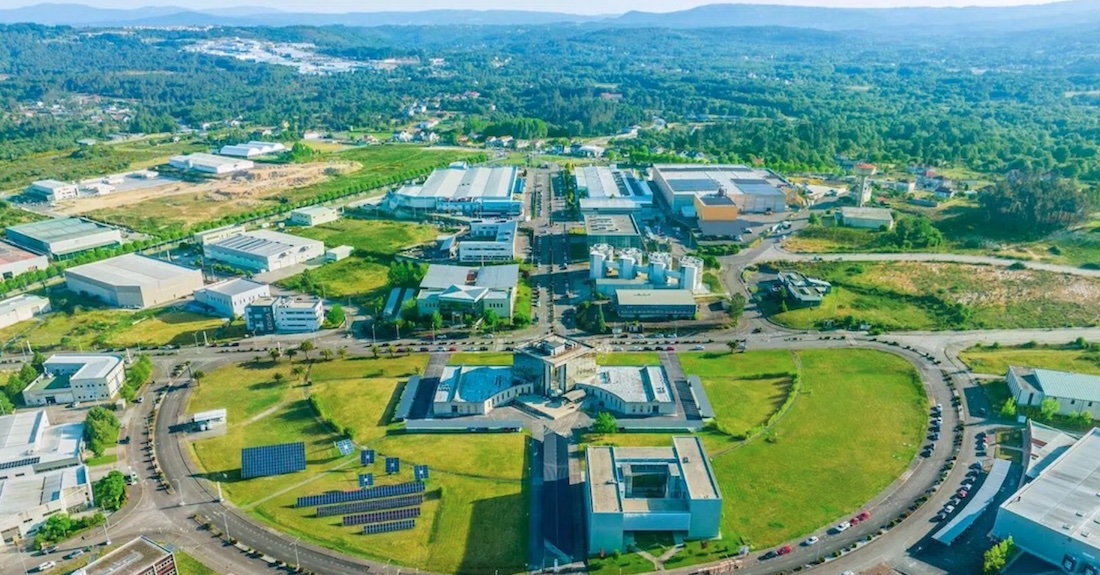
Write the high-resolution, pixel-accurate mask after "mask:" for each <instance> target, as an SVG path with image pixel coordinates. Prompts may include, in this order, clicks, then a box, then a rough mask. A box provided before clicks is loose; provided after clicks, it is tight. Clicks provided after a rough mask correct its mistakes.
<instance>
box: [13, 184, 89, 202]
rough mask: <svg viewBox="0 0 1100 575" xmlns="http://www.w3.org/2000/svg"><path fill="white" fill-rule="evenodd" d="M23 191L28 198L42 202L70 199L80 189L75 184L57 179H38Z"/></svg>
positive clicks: (78, 193) (78, 192) (75, 195)
mask: <svg viewBox="0 0 1100 575" xmlns="http://www.w3.org/2000/svg"><path fill="white" fill-rule="evenodd" d="M24 193H25V194H26V195H27V196H29V197H30V198H32V199H35V200H38V201H42V202H59V201H61V200H71V199H73V198H76V197H77V196H78V195H80V191H79V189H78V187H77V185H76V184H70V183H69V182H59V181H57V180H39V181H37V182H33V183H31V185H30V186H28V187H27V191H26V192H24Z"/></svg>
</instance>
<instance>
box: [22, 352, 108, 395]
mask: <svg viewBox="0 0 1100 575" xmlns="http://www.w3.org/2000/svg"><path fill="white" fill-rule="evenodd" d="M125 378H126V369H125V367H124V366H123V363H122V358H120V357H117V356H114V355H60V354H59V355H53V356H50V358H49V359H47V360H46V362H45V363H43V364H42V375H40V376H39V377H38V378H37V379H35V380H34V381H33V382H31V383H30V384H29V385H28V386H27V388H26V389H24V390H23V401H24V402H25V403H26V404H27V405H65V404H67V403H72V402H74V401H103V400H107V399H111V398H112V397H114V396H115V394H117V393H118V390H119V389H120V388H121V387H122V383H123V380H125Z"/></svg>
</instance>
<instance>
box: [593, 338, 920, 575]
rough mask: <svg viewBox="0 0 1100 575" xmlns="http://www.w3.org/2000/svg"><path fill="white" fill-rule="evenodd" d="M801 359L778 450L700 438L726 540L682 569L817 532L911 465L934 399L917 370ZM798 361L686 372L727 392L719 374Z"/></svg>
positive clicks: (762, 357) (704, 359) (824, 355)
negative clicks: (719, 498) (716, 485)
mask: <svg viewBox="0 0 1100 575" xmlns="http://www.w3.org/2000/svg"><path fill="white" fill-rule="evenodd" d="M796 356H797V358H798V364H800V365H801V370H800V377H801V380H802V386H803V389H802V392H801V393H800V395H799V396H798V398H797V399H796V400H795V402H794V404H793V405H792V407H791V410H790V411H789V412H788V413H787V415H786V416H785V417H784V418H782V419H781V420H780V421H779V423H778V424H777V425H776V426H775V427H774V428H773V433H774V437H775V441H774V442H768V441H764V440H763V439H756V440H753V441H749V442H747V443H744V444H741V445H740V447H737V444H731V443H729V442H728V441H727V443H726V445H727V446H729V447H731V448H730V449H722V448H721V444H719V443H716V441H715V439H716V438H715V437H714V435H713V434H703V436H702V439H703V442H704V445H705V446H706V448H707V450H708V456H709V457H710V458H711V460H712V461H711V465H712V466H713V468H714V472H715V475H716V477H717V479H718V482H719V488H720V489H721V491H722V496H723V514H722V535H723V541H721V542H718V543H715V544H712V545H710V546H709V548H708V549H702V548H701V547H700V546H698V545H694V546H693V545H689V546H688V550H687V551H686V552H681V554H682V555H683V557H682V558H680V559H678V561H677V562H676V566H681V565H690V564H695V563H702V562H705V561H712V560H715V559H717V558H719V557H721V556H722V555H723V554H724V553H727V552H732V553H736V550H737V548H738V547H739V546H740V545H741V544H742V542H747V543H749V544H751V545H752V547H753V549H757V550H759V549H766V548H768V547H770V546H773V545H776V544H778V543H781V542H783V541H788V540H791V539H795V538H798V537H801V536H803V535H806V534H808V533H812V532H814V531H816V530H818V529H820V528H821V527H822V526H824V525H828V524H830V523H833V522H835V521H836V520H838V519H839V518H841V517H844V516H846V515H849V514H851V513H853V512H855V511H858V510H859V508H860V507H861V506H862V505H864V504H865V503H866V502H867V501H869V500H871V499H872V498H874V497H875V495H877V494H878V493H880V492H881V491H882V490H883V489H885V488H886V487H887V486H889V485H890V484H891V483H892V482H893V481H894V480H895V479H896V478H897V477H898V476H899V475H901V473H902V472H903V471H904V470H905V468H906V467H908V465H909V463H910V462H911V461H912V459H913V457H914V455H915V454H916V451H917V448H918V447H919V445H920V443H921V439H922V436H923V432H924V425H925V418H924V414H925V410H926V408H927V401H928V400H927V397H926V396H925V393H924V389H923V386H921V385H920V384H919V383H918V381H919V380H918V376H917V373H916V371H915V369H914V368H913V367H912V365H911V364H909V363H908V362H907V361H905V360H903V359H901V358H898V357H896V356H893V355H891V354H887V353H883V352H877V351H870V350H856V349H840V350H808V351H799V352H796ZM794 357H795V356H792V354H791V353H790V352H786V351H782V352H749V353H745V354H732V355H731V354H705V355H700V356H698V358H697V359H696V358H693V359H692V360H688V359H687V358H684V359H682V363H683V364H684V371H685V372H686V373H698V374H699V375H700V377H701V378H702V379H703V381H704V383H705V384H706V385H708V386H715V385H719V386H720V385H722V383H721V382H717V383H716V381H715V380H714V378H715V377H716V375H720V376H722V377H745V376H746V375H750V374H754V373H775V372H784V371H787V370H795V369H796V367H795V366H796V365H797V364H796V363H795V361H794ZM711 397H712V399H711V401H712V402H714V401H715V397H714V394H712V395H711ZM719 401H722V400H721V399H719ZM720 405H722V407H720ZM728 405H729V404H728V403H725V402H724V401H723V403H721V404H716V405H715V408H716V411H717V413H718V417H719V419H721V418H722V417H724V416H725V417H728V415H726V414H725V413H724V411H723V410H724V409H727V408H728ZM662 439H663V440H662ZM591 441H592V443H593V444H596V443H601V442H610V443H616V444H625V445H638V444H643V445H646V444H648V445H656V446H660V445H667V444H668V443H669V441H671V439H670V436H660V435H648V436H642V435H638V436H635V435H632V434H617V435H612V436H605V437H595V438H592V439H591ZM646 441H648V442H649V443H643V442H646ZM853 454H858V457H853ZM856 470H858V472H856ZM678 557H679V555H678ZM614 572H615V569H611V570H607V569H603V570H601V573H605V574H612V573H614Z"/></svg>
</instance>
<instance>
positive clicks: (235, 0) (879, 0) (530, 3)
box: [0, 0, 1041, 14]
mask: <svg viewBox="0 0 1100 575" xmlns="http://www.w3.org/2000/svg"><path fill="white" fill-rule="evenodd" d="M725 1H727V0H400V1H398V2H395V1H394V0H325V1H324V2H310V3H303V2H302V1H301V0H0V8H16V7H20V6H29V5H33V4H39V3H46V2H55V3H61V2H71V3H74V4H85V5H88V6H97V7H101V8H137V7H140V6H184V7H187V8H197V9H203V8H226V7H233V6H265V7H269V8H275V9H278V10H283V11H289V12H377V11H391V10H394V11H397V10H401V11H407V10H434V9H439V8H465V9H472V10H490V9H507V10H537V11H544V12H568V13H573V14H621V13H623V12H628V11H630V10H643V11H647V12H671V11H676V10H684V9H687V8H691V7H694V6H700V5H703V4H717V3H723V2H725ZM739 3H752V4H792V5H806V6H830V7H860V8H869V7H893V6H1009V5H1018V4H1039V3H1041V0H750V1H742V2H739Z"/></svg>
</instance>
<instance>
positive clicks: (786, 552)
mask: <svg viewBox="0 0 1100 575" xmlns="http://www.w3.org/2000/svg"><path fill="white" fill-rule="evenodd" d="M791 551H794V549H791V546H790V545H784V546H782V547H780V548H779V554H780V555H790V553H791Z"/></svg>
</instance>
